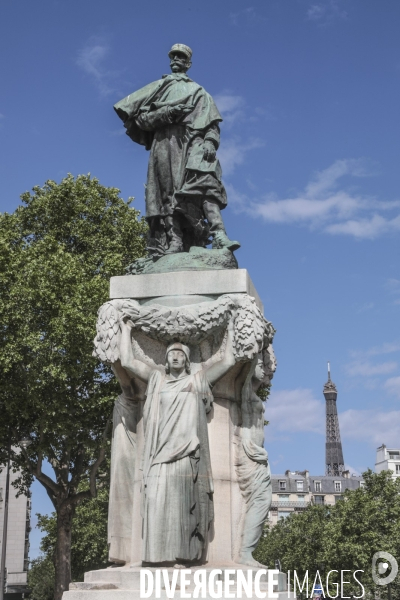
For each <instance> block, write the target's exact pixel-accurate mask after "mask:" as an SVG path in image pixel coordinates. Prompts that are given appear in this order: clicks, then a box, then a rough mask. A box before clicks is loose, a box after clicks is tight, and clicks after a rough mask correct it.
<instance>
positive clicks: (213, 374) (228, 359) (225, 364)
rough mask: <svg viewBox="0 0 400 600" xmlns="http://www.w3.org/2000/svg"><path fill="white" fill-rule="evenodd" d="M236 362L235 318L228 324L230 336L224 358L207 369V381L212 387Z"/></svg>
mask: <svg viewBox="0 0 400 600" xmlns="http://www.w3.org/2000/svg"><path fill="white" fill-rule="evenodd" d="M235 362H236V360H235V355H234V353H233V318H231V320H230V321H229V324H228V335H227V340H226V348H225V354H224V357H223V358H222V359H221V360H219V361H218V362H216V363H214V364H213V365H211V367H209V368H208V369H207V379H208V381H209V382H210V384H211V385H214V383H217V381H219V380H220V379H222V377H223V376H224V375H225V374H226V373H227V372H228V371H229V369H230V368H231V367H233V366H234V364H235Z"/></svg>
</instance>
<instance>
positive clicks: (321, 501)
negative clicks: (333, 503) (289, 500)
mask: <svg viewBox="0 0 400 600" xmlns="http://www.w3.org/2000/svg"><path fill="white" fill-rule="evenodd" d="M314 501H315V504H324V496H314Z"/></svg>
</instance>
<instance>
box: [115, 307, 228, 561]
mask: <svg viewBox="0 0 400 600" xmlns="http://www.w3.org/2000/svg"><path fill="white" fill-rule="evenodd" d="M132 326H133V323H132V321H131V320H130V318H129V315H125V316H124V317H123V319H122V321H121V328H122V335H121V342H120V352H121V366H122V367H123V368H124V369H125V370H126V371H128V372H129V373H130V374H131V375H133V376H134V377H137V378H139V379H140V380H142V381H144V382H146V383H148V386H147V391H146V402H145V407H144V413H143V421H144V438H145V443H144V455H143V463H142V470H143V482H142V518H143V546H142V560H143V562H145V563H152V564H158V563H162V562H167V561H168V562H178V563H186V562H191V561H199V560H200V558H201V556H202V553H203V550H204V548H205V545H206V541H207V534H208V529H209V525H210V523H211V521H212V518H213V504H212V494H213V481H212V473H211V464H210V454H209V445H208V431H207V420H206V413H207V412H209V410H210V408H211V404H212V401H213V396H212V392H211V386H213V385H214V384H215V383H216V382H217V381H218V380H219V379H221V378H222V377H223V376H224V375H225V373H226V372H227V371H228V370H229V369H230V368H231V367H232V366H233V365H234V364H235V358H234V355H233V348H232V338H233V322H232V320H231V321H230V323H229V325H228V334H227V344H226V348H225V352H224V356H223V358H222V359H221V360H220V361H218V362H216V363H214V364H213V365H212V366H210V367H209V368H207V369H206V368H203V369H201V370H200V371H198V372H197V373H195V374H192V373H191V366H190V350H189V348H188V346H186V345H185V344H181V343H179V342H175V343H172V344H170V345H169V346H168V347H167V350H166V357H165V367H159V368H156V369H152V368H151V367H149V366H148V365H147V364H146V363H144V362H142V361H141V360H138V359H137V358H135V357H134V355H133V351H132V343H131V328H132Z"/></svg>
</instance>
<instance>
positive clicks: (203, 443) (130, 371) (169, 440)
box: [94, 294, 275, 564]
mask: <svg viewBox="0 0 400 600" xmlns="http://www.w3.org/2000/svg"><path fill="white" fill-rule="evenodd" d="M273 335H274V329H273V327H272V325H271V323H269V322H268V321H266V320H265V318H264V317H263V315H262V313H261V311H260V310H259V308H258V307H257V305H256V303H255V301H254V299H253V298H251V297H250V296H248V295H247V294H226V295H222V296H220V297H219V298H218V299H216V300H210V301H207V302H201V303H199V304H191V305H184V306H177V307H168V306H163V305H158V304H150V305H140V304H139V302H137V301H135V300H132V299H121V300H112V301H110V302H107V303H106V304H104V305H103V306H102V307H101V308H100V310H99V318H98V324H97V336H96V339H95V352H94V354H95V355H96V356H98V357H99V358H100V359H101V360H102V361H104V362H109V363H111V364H112V367H113V370H114V373H115V375H116V376H117V378H118V380H119V382H120V384H121V388H122V395H121V396H120V397H119V398H118V400H117V402H116V405H115V410H114V435H113V446H112V475H111V490H110V514H109V543H110V560H112V561H113V562H117V563H124V562H131V563H132V560H131V556H133V555H134V556H135V558H134V559H133V561H134V562H136V561H137V560H139V556H138V552H136V551H135V552H134V553H133V555H132V554H131V552H130V548H131V549H132V543H133V544H135V543H139V541H137V542H135V541H134V540H135V539H136V540H137V538H135V536H137V535H139V536H141V541H140V547H141V559H142V562H143V563H151V564H159V563H162V562H172V563H174V564H184V563H188V562H191V561H199V560H201V559H202V557H203V558H204V551H205V548H206V545H207V537H208V528H209V525H210V523H211V521H212V518H213V512H214V507H213V479H212V474H211V467H210V451H209V442H208V426H207V413H208V412H209V411H210V408H211V406H212V404H213V394H212V391H211V387H212V386H214V385H215V388H214V389H215V394H216V396H217V397H218V398H226V399H228V398H229V402H235V381H236V379H237V377H238V374H239V373H241V372H246V373H249V368H250V369H253V371H254V367H253V365H254V361H255V360H257V356H259V354H260V353H263V357H264V365H265V369H266V371H267V372H268V373H269V375H270V377H272V373H273V371H274V369H275V364H274V361H273V351H272V345H271V343H272V339H273ZM176 340H179V342H177V341H176ZM225 375H226V377H225V378H224V379H223V381H222V382H221V383H218V382H219V381H220V380H222V378H223V377H224V376H225ZM257 376H260V373H259V370H257V371H256V377H257ZM245 379H246V378H245ZM259 385H260V381H258V380H257V383H256V382H255V380H254V381H253V383H252V378H251V376H248V377H247V379H246V381H244V380H243V381H242V382H241V387H243V392H240V394H239V395H237V394H236V401H239V403H240V405H242V410H241V414H242V421H243V423H242V425H241V427H242V428H243V430H244V437H243V440H241V443H242V441H243V444H242V446H243V449H244V448H246V449H247V452H248V455H249V456H250V457H251V456H253V459H249V456H247V454H246V460H250V462H251V465H250V467H249V465H248V464H247V463H243V469H245V470H246V469H248V479H249V481H250V480H251V477H252V474H254V476H255V477H256V478H257V481H261V479H262V476H261V471H260V472H259V471H258V470H257V466H258V464H259V463H257V457H258V455H260V456H261V455H262V456H261V458H260V464H261V462H262V461H263V460H264V458H265V456H264V454H263V453H262V449H260V448H259V446H262V439H261V438H262V434H261V437H260V432H259V427H260V424H259V420H260V419H261V412H262V403H261V401H260V400H259V398H258V397H257V396H256V399H257V402H259V403H261V409H260V406H259V404H257V402H256V401H255V398H254V397H253V395H252V394H251V393H250V392H251V390H253V391H254V390H255V389H256V388H257V387H258V386H259ZM244 403H247V404H245V405H244V407H243V404H244ZM138 423H140V424H141V425H140V426H141V427H142V430H141V431H143V434H144V440H143V439H142V438H141V439H142V441H141V442H140V445H139V447H140V452H139V454H137V444H136V427H137V425H138ZM141 435H142V434H141ZM224 435H226V436H229V433H228V429H226V430H224ZM252 452H253V454H252ZM257 452H258V454H257ZM263 452H265V451H263ZM227 458H228V456H227ZM223 460H224V459H223ZM254 461H255V462H254ZM228 462H229V459H228ZM254 465H255V469H254V468H253V467H254ZM233 468H234V467H233ZM138 470H139V471H138ZM134 471H135V473H136V475H135V477H134V475H133V472H134ZM138 472H141V473H142V475H140V476H139V475H138ZM232 473H233V471H232ZM134 479H135V481H136V482H138V484H136V483H135V482H134ZM241 480H244V479H243V477H242V478H240V477H239V481H240V484H241V487H242V492H243V493H247V495H248V496H249V498H250V501H249V502H248V505H249V506H253V505H257V502H258V501H257V496H256V495H254V494H252V491H251V490H250V487H248V488H247V491H246V489H245V488H246V486H242V481H241ZM140 482H141V483H140ZM134 485H139V486H140V485H141V488H140V487H139V488H138V489H140V490H141V491H140V496H139V498H140V500H139V501H138V500H135V501H134V508H132V498H133V495H134V493H133V488H134ZM249 485H250V484H249ZM135 489H137V488H136V487H135ZM238 491H239V490H238ZM135 498H136V496H135ZM160 499H161V500H160ZM139 505H141V506H140V510H141V523H142V525H141V526H140V531H141V532H142V533H141V534H140V533H139V530H138V528H137V527H136V526H135V527H136V529H135V531H136V533H135V534H134V536H133V537H132V535H133V534H132V528H131V529H130V523H132V519H133V520H134V516H135V515H134V514H133V512H134V513H135V514H139V513H138V512H137V513H136V511H138V510H139ZM254 514H255V509H254V508H252V510H251V511H250V517H249V518H248V523H253V525H252V527H253V529H255V530H256V531H255V533H253V534H252V535H251V536H250V537H251V540H253V539H255V538H257V535H258V534H257V531H258V529H257V527H258V525H255V524H254ZM252 515H253V516H252ZM249 535H250V534H249ZM248 537H249V536H248ZM132 540H133V541H132ZM243 540H244V542H243V543H244V544H245V545H246V548H247V547H248V548H249V553H250V556H251V549H252V547H253V542H252V541H251V540H248V539H247V538H246V537H244V538H243ZM257 540H258V538H257ZM248 555H249V554H248V553H247V554H246V552H245V551H244V553H243V560H245V558H246V557H247V558H248ZM232 558H233V557H232ZM237 560H239V559H237Z"/></svg>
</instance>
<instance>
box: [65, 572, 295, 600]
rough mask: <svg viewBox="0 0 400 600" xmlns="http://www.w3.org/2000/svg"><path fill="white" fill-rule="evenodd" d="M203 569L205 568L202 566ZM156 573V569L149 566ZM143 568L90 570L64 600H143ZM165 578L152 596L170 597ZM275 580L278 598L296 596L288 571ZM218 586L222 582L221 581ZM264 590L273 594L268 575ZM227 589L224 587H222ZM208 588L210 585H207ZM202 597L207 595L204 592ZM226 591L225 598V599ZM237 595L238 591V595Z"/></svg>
mask: <svg viewBox="0 0 400 600" xmlns="http://www.w3.org/2000/svg"><path fill="white" fill-rule="evenodd" d="M238 567H239V565H236V571H235V570H233V569H232V570H231V571H230V573H229V578H230V580H231V582H233V585H232V586H231V589H230V591H231V593H234V592H235V591H236V589H237V584H236V582H237V568H238ZM198 568H201V567H198ZM247 569H248V568H247V567H246V566H243V568H242V570H243V572H244V574H245V576H247V572H248V571H247ZM149 570H150V571H152V572H153V574H155V569H149ZM196 570H197V569H196V568H195V569H191V573H190V574H187V575H186V579H188V580H189V582H190V583H189V585H188V586H187V588H186V590H185V592H186V593H187V594H190V597H192V596H193V592H194V589H195V583H194V573H195V571H196ZM220 570H221V573H220V574H218V575H217V577H215V581H216V582H222V586H223V582H224V577H225V572H224V571H225V570H224V569H223V568H221V569H220ZM140 571H141V569H140V568H132V567H117V568H111V569H102V570H99V571H89V572H88V573H86V574H85V581H84V582H83V583H72V584H71V585H70V590H69V591H68V592H65V593H64V595H63V600H64V599H65V600H106V599H107V600H114V599H115V600H139V598H141V596H140ZM173 571H174V569H171V568H169V569H168V579H169V581H170V582H171V581H172V577H173ZM204 571H205V572H206V578H207V580H208V578H209V576H210V573H211V571H212V569H211V568H206V569H204ZM255 573H256V571H253V581H254V577H255ZM160 581H161V593H160V595H159V596H156V591H155V589H154V591H153V594H152V595H151V596H150V597H151V598H156V597H160V598H167V594H166V591H165V585H164V583H163V575H162V574H161V576H160ZM274 581H276V584H275V585H274V586H273V592H274V593H277V594H278V598H277V599H276V598H275V600H283V599H284V598H292V599H293V598H294V595H293V593H292V592H288V591H287V576H286V574H285V573H279V574H276V575H275V576H274ZM179 582H180V577H179V575H178V578H177V587H176V589H175V595H174V598H175V599H176V600H178V599H179V598H181V593H180V592H181V588H180V585H179ZM217 585H218V583H217ZM259 588H260V591H261V592H262V593H265V594H266V596H265V600H269V599H270V598H271V597H270V596H269V594H268V584H267V578H266V576H265V575H263V577H261V579H260V585H259ZM222 590H224V587H222ZM207 591H208V588H207ZM254 592H255V591H254V587H253V593H252V595H251V596H249V597H250V598H257V596H256V595H255V593H254ZM200 597H203V596H202V595H201V596H200ZM212 597H214V596H211V595H209V594H208V593H207V595H206V598H207V599H210V598H212ZM224 597H225V596H224V594H223V595H222V598H224ZM235 597H236V594H235ZM242 597H243V598H246V597H248V596H247V594H246V593H245V592H244V591H242Z"/></svg>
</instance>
